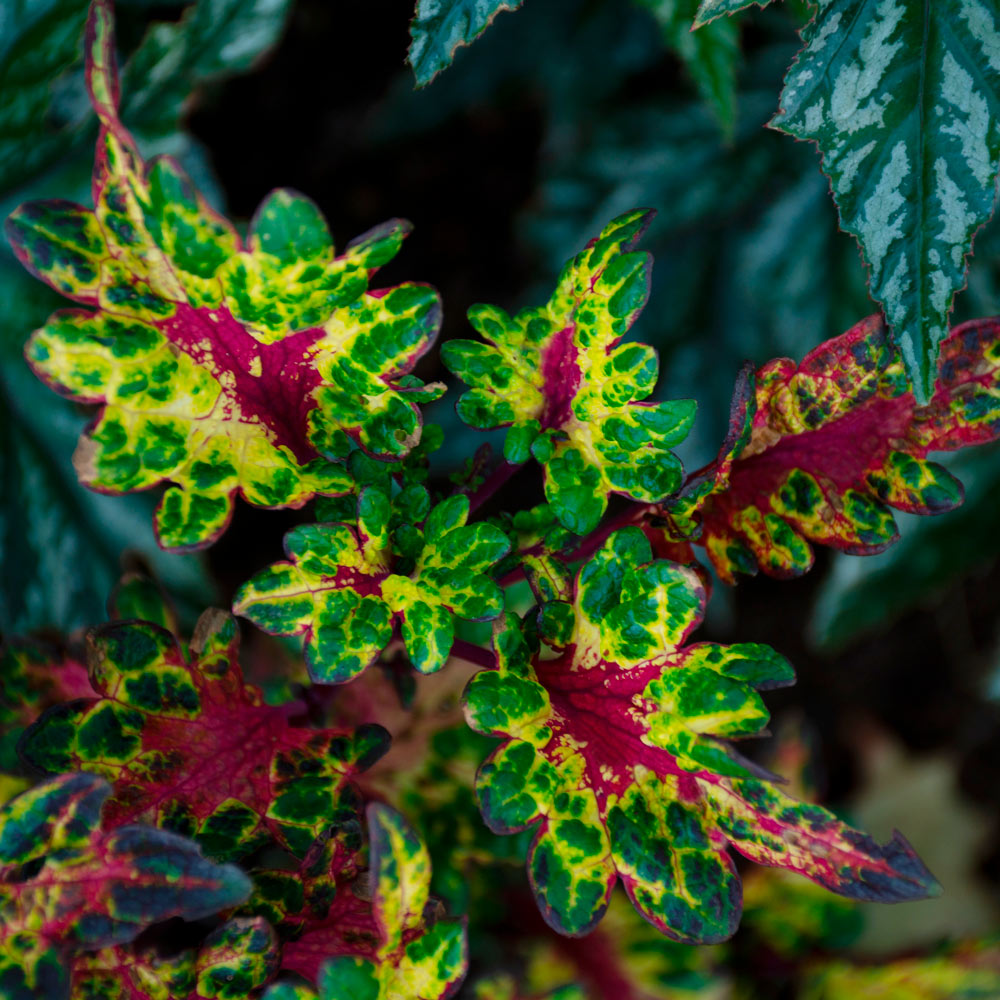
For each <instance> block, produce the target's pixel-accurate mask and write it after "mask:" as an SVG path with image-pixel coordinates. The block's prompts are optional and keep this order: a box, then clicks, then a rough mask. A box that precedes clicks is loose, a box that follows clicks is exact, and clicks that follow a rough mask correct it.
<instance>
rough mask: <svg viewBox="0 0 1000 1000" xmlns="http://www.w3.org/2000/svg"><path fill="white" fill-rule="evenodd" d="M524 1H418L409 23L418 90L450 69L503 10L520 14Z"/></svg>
mask: <svg viewBox="0 0 1000 1000" xmlns="http://www.w3.org/2000/svg"><path fill="white" fill-rule="evenodd" d="M521 3H522V0H417V9H416V13H415V14H414V17H413V20H412V21H411V22H410V37H411V38H412V42H411V43H410V51H409V55H408V58H409V60H410V65H411V66H412V67H413V73H414V76H416V78H417V86H418V87H423V86H424V85H425V84H428V83H430V82H431V80H433V79H434V77H435V76H437V75H438V73H440V72H441V70H443V69H446V68H447V67H448V66H450V65H451V61H452V59H453V58H454V57H455V50H456V49H458V48H460V47H461V46H463V45H471V44H472V43H473V42H474V41H475V40H476V39H477V38H478V37H479V36H480V35H481V34H482V33H483V32H484V31H485V30H486V29H487V28H488V27H489V26H490V23H491V22H492V21H493V18H495V17H496V16H497V14H499V13H500V12H501V11H504V10H517V8H518V7H520V6H521Z"/></svg>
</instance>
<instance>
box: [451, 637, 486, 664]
mask: <svg viewBox="0 0 1000 1000" xmlns="http://www.w3.org/2000/svg"><path fill="white" fill-rule="evenodd" d="M451 652H452V655H453V656H459V657H461V658H462V659H463V660H468V661H469V663H475V664H478V665H479V666H480V667H485V668H486V669H487V670H494V669H496V665H497V663H496V657H495V656H494V655H493V654H492V653H491V652H490V651H489V650H488V649H483V647H482V646H477V645H476V644H475V643H474V642H466V641H465V640H464V639H456V640H455V642H454V644H453V645H452V647H451Z"/></svg>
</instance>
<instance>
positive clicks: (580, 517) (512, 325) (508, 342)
mask: <svg viewBox="0 0 1000 1000" xmlns="http://www.w3.org/2000/svg"><path fill="white" fill-rule="evenodd" d="M651 215H652V213H650V212H648V211H643V210H636V211H633V212H629V213H627V214H626V215H622V216H619V217H618V218H617V219H614V220H613V221H612V222H610V223H609V224H608V225H607V226H606V227H605V229H604V230H603V232H602V233H601V235H600V236H599V237H598V238H597V239H596V240H594V241H593V242H592V243H591V244H590V245H588V247H587V248H586V249H585V250H583V251H582V252H581V253H579V254H577V256H576V257H574V258H573V259H572V260H570V261H569V262H568V263H567V264H566V266H565V268H564V269H563V272H562V275H561V276H560V279H559V284H558V287H557V288H556V291H555V294H554V295H553V296H552V298H551V299H550V300H549V301H548V302H547V303H546V304H545V305H544V306H538V307H536V308H532V309H525V310H522V311H521V312H519V313H518V314H517V315H516V316H514V317H511V316H508V315H507V313H505V312H504V311H503V310H502V309H499V308H497V307H495V306H473V308H472V309H470V310H469V320H470V321H471V323H472V325H473V326H474V327H475V328H476V329H477V330H478V331H479V332H480V333H481V334H482V336H483V338H484V340H485V341H486V343H485V344H484V343H481V342H479V341H472V340H452V341H449V342H448V343H447V344H445V345H444V347H443V348H442V351H441V357H442V359H443V361H444V363H445V364H446V365H447V366H448V367H449V368H450V369H451V370H452V371H453V372H454V373H455V374H456V375H458V376H459V377H460V378H461V379H462V380H463V381H465V382H467V383H468V384H469V385H471V386H472V389H470V390H469V391H468V392H466V393H465V394H464V395H463V396H462V397H461V398H460V399H459V401H458V404H457V407H458V412H459V415H460V416H461V417H462V419H463V420H464V421H465V422H466V423H467V424H469V425H471V426H472V427H478V428H481V429H484V430H486V429H491V428H496V427H509V428H510V429H509V430H508V432H507V437H506V441H505V444H504V456H505V458H506V459H507V461H508V462H512V463H519V462H524V461H526V460H527V459H528V458H529V457H530V456H531V455H534V456H535V458H537V459H538V461H539V462H541V464H542V465H543V467H544V469H545V496H546V498H547V499H548V501H549V502H550V503H551V504H552V507H553V509H554V510H555V512H556V516H557V517H558V518H559V520H560V522H561V523H562V524H563V525H564V526H565V527H567V528H569V529H570V530H571V531H574V532H577V533H578V534H586V533H587V532H589V531H592V530H593V529H594V528H595V527H596V526H597V522H598V521H599V520H600V518H601V515H602V514H603V513H604V511H605V509H606V508H607V504H608V496H609V494H611V493H621V494H623V495H625V496H627V497H631V498H632V499H633V500H645V501H658V500H662V499H664V498H665V497H667V496H668V495H669V494H671V493H673V492H674V491H675V490H676V489H677V487H678V486H679V485H680V481H681V465H680V462H679V461H678V459H677V458H676V457H675V456H674V454H673V452H672V451H671V450H670V449H671V448H672V447H673V446H675V445H676V444H678V443H679V442H681V441H683V440H684V438H685V437H686V436H687V433H688V430H689V428H690V426H691V422H692V420H693V419H694V410H695V405H694V402H693V401H692V400H676V401H672V402H664V403H648V402H642V401H643V400H645V399H646V397H647V396H648V395H649V394H650V392H652V390H653V386H654V385H655V383H656V377H657V368H658V365H657V359H656V352H655V351H654V350H653V349H652V348H651V347H648V346H647V345H645V344H636V343H629V344H622V343H620V341H621V339H622V337H624V336H625V334H626V333H627V332H628V329H629V327H630V326H631V325H632V323H633V322H634V320H635V319H636V317H637V316H638V314H639V312H640V311H641V310H642V308H643V306H644V305H645V303H646V299H647V297H648V294H649V271H650V267H651V260H650V256H649V254H647V253H640V252H636V251H633V250H632V247H634V246H635V244H636V242H637V241H638V239H639V237H640V236H641V235H642V232H643V230H644V229H645V228H646V226H647V225H648V223H649V220H650V218H651Z"/></svg>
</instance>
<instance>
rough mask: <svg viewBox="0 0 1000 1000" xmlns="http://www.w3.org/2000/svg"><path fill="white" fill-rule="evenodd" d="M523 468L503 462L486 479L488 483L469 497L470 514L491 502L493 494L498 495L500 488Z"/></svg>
mask: <svg viewBox="0 0 1000 1000" xmlns="http://www.w3.org/2000/svg"><path fill="white" fill-rule="evenodd" d="M522 468H524V466H523V465H511V464H510V462H506V461H504V462H501V463H500V464H499V465H498V466H497V467H496V468H495V469H494V470H493V471H492V472H491V473H490V474H489V476H487V477H486V481H485V482H484V483H483V485H482V486H480V487H479V489H478V490H476V491H475V492H474V493H472V494H470V495H469V513H470V514H471V513H472V512H473V511H475V510H476V509H477V508H478V507H482V505H483V504H484V503H486V501H487V500H489V498H490V497H491V496H493V494H494V493H496V491H497V490H498V489H500V487H501V486H503V484H504V483H505V482H507V480H508V479H510V477H511V476H513V475H514V473H515V472H517V471H518V470H519V469H522Z"/></svg>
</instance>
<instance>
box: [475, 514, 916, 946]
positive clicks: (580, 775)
mask: <svg viewBox="0 0 1000 1000" xmlns="http://www.w3.org/2000/svg"><path fill="white" fill-rule="evenodd" d="M651 558H652V552H651V548H650V544H649V542H648V540H647V539H646V537H645V536H644V535H643V533H642V532H641V531H640V530H639V529H638V528H627V529H624V530H622V531H619V532H616V533H615V534H613V535H612V536H611V537H610V538H609V539H608V541H607V542H606V543H605V545H604V547H603V548H602V549H601V550H600V551H599V552H598V553H597V554H596V555H595V556H594V557H593V559H591V560H590V561H589V562H588V563H586V564H585V565H584V566H583V567H582V568H581V569H580V571H579V572H578V574H577V577H576V580H575V585H574V601H573V611H574V625H573V630H572V633H571V635H570V637H569V641H568V642H567V643H566V645H565V648H563V649H562V650H561V652H560V653H559V655H558V656H557V657H556V658H550V657H543V656H538V655H536V656H532V655H531V653H530V650H529V648H528V646H527V644H526V643H525V641H524V639H523V637H522V636H521V633H520V630H519V629H518V628H517V627H516V626H513V625H508V626H507V627H506V628H502V629H499V630H498V632H497V636H496V650H497V660H498V664H499V666H498V669H497V670H485V671H482V672H481V673H479V674H477V675H476V676H475V677H474V678H473V680H472V681H471V682H470V684H469V687H468V691H467V694H466V713H467V718H468V721H469V724H470V725H471V726H472V727H473V728H474V729H476V730H478V731H480V732H484V733H488V734H492V735H496V736H501V737H503V741H502V742H501V744H500V746H499V747H498V748H497V749H496V750H495V751H494V753H493V754H492V755H491V756H490V758H489V759H488V760H487V761H486V762H485V763H484V764H483V766H482V768H481V769H480V772H479V775H478V778H477V791H478V795H479V800H480V805H481V807H482V811H483V816H484V818H485V819H486V821H487V823H488V824H489V826H490V827H491V829H493V830H494V831H495V832H498V833H505V832H513V831H518V830H523V829H525V828H527V827H534V828H535V830H536V833H535V839H534V842H533V844H532V848H531V851H530V854H529V858H528V871H529V876H530V879H531V883H532V888H533V890H534V893H535V896H536V899H537V901H538V905H539V908H540V910H541V912H542V915H543V916H544V918H545V919H546V921H547V922H548V923H549V924H550V925H551V926H552V927H553V928H554V929H556V930H557V931H559V932H561V933H564V934H573V935H579V934H586V933H587V932H588V931H590V930H591V929H592V928H593V927H594V926H595V925H596V924H597V923H598V921H599V920H600V919H601V916H602V915H603V913H604V911H605V909H606V908H607V905H608V900H609V898H610V895H611V890H612V889H613V887H614V885H615V883H616V882H617V881H619V880H621V881H622V883H623V884H624V887H625V891H626V892H627V893H628V895H629V898H630V899H631V900H632V902H633V904H634V905H635V907H636V909H637V910H638V911H639V912H640V913H641V914H642V915H643V916H644V917H645V918H646V919H647V920H649V921H650V922H651V923H653V924H654V925H655V926H656V927H658V928H659V929H660V930H661V931H662V932H663V933H665V934H667V935H668V936H670V937H673V938H674V939H676V940H679V941H686V942H713V941H720V940H723V939H725V938H727V937H729V936H730V935H731V934H732V933H733V931H734V930H735V928H736V925H737V922H738V920H739V915H740V907H741V899H740V897H741V893H740V880H739V877H738V875H737V873H736V868H735V865H734V863H733V861H732V858H731V857H730V856H729V848H730V847H734V848H735V849H736V850H737V851H739V852H740V853H741V854H743V855H744V856H746V857H748V858H750V859H751V860H754V861H756V862H758V863H760V864H765V865H774V866H778V867H783V868H788V869H790V870H792V871H796V872H799V873H801V874H804V875H806V876H808V877H809V878H811V879H813V880H814V881H816V882H818V883H819V884H821V885H824V886H826V887H827V888H828V889H832V890H834V891H835V892H839V893H842V894H844V895H847V896H851V897H853V898H858V899H867V900H881V901H895V900H902V899H915V898H921V897H923V896H926V895H927V894H928V893H930V892H932V891H933V890H934V888H935V882H934V880H933V878H932V877H931V875H930V873H929V872H928V871H927V870H926V868H924V866H923V865H922V864H921V862H920V861H919V859H918V858H917V857H916V855H915V854H914V853H913V851H912V849H911V848H910V846H909V845H908V844H907V843H906V841H905V840H904V839H903V838H902V837H900V836H899V835H898V834H897V835H896V837H894V839H893V840H892V841H890V842H889V843H888V844H886V845H879V844H877V843H876V842H875V841H873V840H872V839H871V838H870V837H867V836H865V835H864V834H862V833H860V832H858V831H857V830H853V829H851V828H850V827H849V826H847V825H846V824H844V823H842V822H840V821H839V820H838V819H837V818H836V817H835V816H834V815H833V814H832V813H830V812H829V811H828V810H826V809H823V808H820V807H818V806H810V805H806V804H803V803H801V802H797V801H796V800H794V799H792V798H790V797H789V796H787V795H786V794H784V793H783V792H782V791H781V790H780V789H779V788H778V787H777V786H776V785H774V784H772V783H771V782H770V781H768V780H766V779H765V778H763V777H762V776H761V774H760V772H759V771H758V769H756V768H754V767H753V766H751V765H750V764H749V763H748V762H746V761H745V760H743V759H742V758H740V757H739V756H738V755H737V754H735V752H734V751H733V750H732V749H731V747H729V745H728V744H726V743H725V742H723V741H724V740H725V739H728V738H736V737H743V736H750V735H753V734H755V733H757V732H758V731H759V730H760V729H761V728H762V727H763V726H764V725H765V724H766V723H767V720H768V713H767V710H766V708H765V707H764V703H763V701H762V699H761V697H760V695H759V693H758V691H759V690H762V689H766V688H769V687H774V686H781V685H785V684H788V683H790V682H791V681H792V679H793V674H792V671H791V668H790V667H789V666H788V664H787V663H786V662H785V660H784V659H783V658H782V657H780V656H779V655H778V654H776V653H774V652H773V651H772V650H771V649H769V648H768V647H766V646H761V645H758V644H755V643H743V644H738V645H734V646H720V645H716V644H714V643H705V642H703V643H695V644H693V645H684V642H685V640H686V639H687V637H688V635H689V634H690V632H691V631H692V630H693V629H694V628H695V626H696V625H697V624H698V622H699V621H700V620H701V617H702V614H703V609H704V601H705V592H704V587H703V584H702V582H701V580H700V578H699V576H698V575H697V573H696V572H695V571H694V570H692V569H690V568H689V567H685V566H681V565H678V564H676V563H671V562H668V561H666V560H660V561H655V562H653V561H651Z"/></svg>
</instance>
